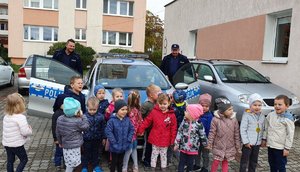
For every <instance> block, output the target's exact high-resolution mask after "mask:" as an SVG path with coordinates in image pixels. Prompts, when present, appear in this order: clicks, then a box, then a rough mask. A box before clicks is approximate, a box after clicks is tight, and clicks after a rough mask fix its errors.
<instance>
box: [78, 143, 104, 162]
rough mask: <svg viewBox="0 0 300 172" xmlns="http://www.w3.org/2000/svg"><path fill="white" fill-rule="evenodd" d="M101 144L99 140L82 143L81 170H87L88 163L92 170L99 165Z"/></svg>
mask: <svg viewBox="0 0 300 172" xmlns="http://www.w3.org/2000/svg"><path fill="white" fill-rule="evenodd" d="M101 144H102V142H101V141H100V140H91V141H84V143H83V155H82V167H83V168H88V163H89V162H90V163H91V164H92V166H93V168H95V167H96V166H98V165H99V145H101Z"/></svg>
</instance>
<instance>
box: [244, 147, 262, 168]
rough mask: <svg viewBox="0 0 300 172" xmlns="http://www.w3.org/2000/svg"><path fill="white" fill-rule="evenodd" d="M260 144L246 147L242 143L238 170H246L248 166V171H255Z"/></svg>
mask: <svg viewBox="0 0 300 172" xmlns="http://www.w3.org/2000/svg"><path fill="white" fill-rule="evenodd" d="M259 148H260V146H259V145H257V146H251V148H247V147H245V146H244V145H243V148H242V157H241V162H240V172H246V170H247V167H248V172H255V169H256V166H257V160H258V153H259ZM248 164H249V165H248Z"/></svg>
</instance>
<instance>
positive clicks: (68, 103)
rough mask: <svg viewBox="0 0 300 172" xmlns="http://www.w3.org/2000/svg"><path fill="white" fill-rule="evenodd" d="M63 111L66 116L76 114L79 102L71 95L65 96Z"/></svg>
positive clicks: (79, 107) (79, 106)
mask: <svg viewBox="0 0 300 172" xmlns="http://www.w3.org/2000/svg"><path fill="white" fill-rule="evenodd" d="M63 109H64V113H65V115H66V116H68V117H72V116H75V115H77V113H78V112H79V111H80V109H81V105H80V102H79V101H78V100H76V99H74V98H73V97H66V98H65V99H64V104H63Z"/></svg>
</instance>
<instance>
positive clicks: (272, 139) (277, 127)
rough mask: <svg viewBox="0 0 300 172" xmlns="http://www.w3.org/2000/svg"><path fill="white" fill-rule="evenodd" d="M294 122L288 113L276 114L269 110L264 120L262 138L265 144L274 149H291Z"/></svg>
mask: <svg viewBox="0 0 300 172" xmlns="http://www.w3.org/2000/svg"><path fill="white" fill-rule="evenodd" d="M294 132H295V124H294V120H293V115H292V114H290V113H287V112H286V113H284V114H276V112H271V113H269V114H268V116H267V117H266V120H265V132H264V135H263V139H266V140H267V146H268V147H271V148H274V149H279V150H283V149H291V147H292V144H293V139H294Z"/></svg>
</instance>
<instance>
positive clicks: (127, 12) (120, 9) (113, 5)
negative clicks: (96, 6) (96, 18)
mask: <svg viewBox="0 0 300 172" xmlns="http://www.w3.org/2000/svg"><path fill="white" fill-rule="evenodd" d="M103 13H104V14H113V15H121V16H133V2H129V1H118V0H103Z"/></svg>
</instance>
